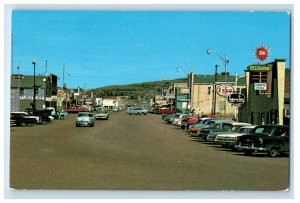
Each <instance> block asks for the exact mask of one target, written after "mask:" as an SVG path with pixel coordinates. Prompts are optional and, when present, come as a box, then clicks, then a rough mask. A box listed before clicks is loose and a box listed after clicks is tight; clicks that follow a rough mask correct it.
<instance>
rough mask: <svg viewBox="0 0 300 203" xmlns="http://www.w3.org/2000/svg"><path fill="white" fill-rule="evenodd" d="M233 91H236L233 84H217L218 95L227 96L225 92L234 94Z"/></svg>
mask: <svg viewBox="0 0 300 203" xmlns="http://www.w3.org/2000/svg"><path fill="white" fill-rule="evenodd" d="M233 92H234V89H233V87H232V86H231V85H219V86H217V93H218V95H221V96H225V94H226V95H229V94H232V93H233Z"/></svg>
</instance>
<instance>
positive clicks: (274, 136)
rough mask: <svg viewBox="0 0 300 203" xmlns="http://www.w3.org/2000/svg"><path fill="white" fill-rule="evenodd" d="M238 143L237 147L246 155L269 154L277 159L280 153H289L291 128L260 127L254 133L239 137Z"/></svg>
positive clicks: (277, 126) (283, 126)
mask: <svg viewBox="0 0 300 203" xmlns="http://www.w3.org/2000/svg"><path fill="white" fill-rule="evenodd" d="M238 143H239V145H238V146H237V147H238V148H239V149H242V150H243V151H244V153H245V154H246V155H251V154H252V153H253V152H267V154H268V155H269V156H271V157H276V156H277V155H278V153H288V152H289V126H286V125H259V126H257V127H255V128H254V129H253V133H251V134H247V135H243V136H241V137H239V139H238Z"/></svg>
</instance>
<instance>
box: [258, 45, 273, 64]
mask: <svg viewBox="0 0 300 203" xmlns="http://www.w3.org/2000/svg"><path fill="white" fill-rule="evenodd" d="M269 55H270V50H269V49H268V48H267V47H265V46H260V47H257V48H256V49H255V57H256V59H258V60H259V61H265V60H266V59H268V57H269Z"/></svg>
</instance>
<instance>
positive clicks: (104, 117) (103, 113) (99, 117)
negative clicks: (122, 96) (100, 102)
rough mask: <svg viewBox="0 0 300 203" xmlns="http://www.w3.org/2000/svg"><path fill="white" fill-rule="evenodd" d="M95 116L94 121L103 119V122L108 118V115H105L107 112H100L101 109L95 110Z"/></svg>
mask: <svg viewBox="0 0 300 203" xmlns="http://www.w3.org/2000/svg"><path fill="white" fill-rule="evenodd" d="M96 112H97V113H96V115H95V119H96V120H98V119H104V120H108V118H109V113H107V111H105V110H101V109H97V110H96Z"/></svg>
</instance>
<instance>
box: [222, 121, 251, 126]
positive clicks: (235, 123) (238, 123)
mask: <svg viewBox="0 0 300 203" xmlns="http://www.w3.org/2000/svg"><path fill="white" fill-rule="evenodd" d="M225 123H227V122H225ZM230 123H231V124H232V125H245V126H250V125H251V123H242V122H236V121H234V122H230Z"/></svg>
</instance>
